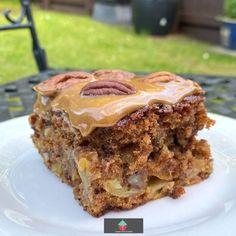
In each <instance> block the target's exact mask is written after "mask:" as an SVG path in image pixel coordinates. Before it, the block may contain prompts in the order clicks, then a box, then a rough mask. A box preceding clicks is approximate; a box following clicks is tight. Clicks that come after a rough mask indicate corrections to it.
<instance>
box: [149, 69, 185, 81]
mask: <svg viewBox="0 0 236 236" xmlns="http://www.w3.org/2000/svg"><path fill="white" fill-rule="evenodd" d="M171 81H175V82H180V83H181V82H184V81H185V80H184V79H183V78H181V77H180V76H177V75H175V74H172V73H170V72H166V71H160V72H156V73H152V74H150V75H147V76H146V77H144V82H148V83H153V84H155V83H158V82H160V83H169V82H171Z"/></svg>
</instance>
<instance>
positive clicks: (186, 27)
mask: <svg viewBox="0 0 236 236" xmlns="http://www.w3.org/2000/svg"><path fill="white" fill-rule="evenodd" d="M223 4H224V0H180V1H179V10H178V21H179V23H178V25H179V27H178V28H179V31H180V32H181V33H184V34H187V35H189V36H191V37H193V38H196V39H200V40H203V41H207V42H210V43H215V44H219V43H220V23H219V22H217V21H216V16H219V15H222V14H223Z"/></svg>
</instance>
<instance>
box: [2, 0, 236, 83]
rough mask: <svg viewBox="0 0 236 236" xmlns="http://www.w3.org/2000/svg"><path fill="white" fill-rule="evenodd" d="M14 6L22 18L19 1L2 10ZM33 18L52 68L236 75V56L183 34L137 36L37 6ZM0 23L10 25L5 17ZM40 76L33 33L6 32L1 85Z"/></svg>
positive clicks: (4, 1)
mask: <svg viewBox="0 0 236 236" xmlns="http://www.w3.org/2000/svg"><path fill="white" fill-rule="evenodd" d="M8 7H9V8H10V9H12V10H13V11H12V14H13V17H16V18H17V17H18V16H19V0H0V12H1V11H2V10H3V9H5V8H8ZM33 14H34V18H35V24H36V28H37V31H38V35H39V40H40V43H41V45H42V46H43V47H44V48H45V49H46V52H47V57H48V61H49V66H50V67H54V68H77V69H97V68H119V69H124V70H130V71H160V70H167V71H171V72H174V73H198V74H221V75H234V76H235V75H236V66H235V64H236V58H234V57H230V56H225V55H219V54H217V53H213V52H209V50H208V49H209V45H208V44H204V43H201V42H198V41H195V40H193V39H191V38H187V37H185V36H183V35H171V36H168V37H164V38H161V37H150V36H148V35H137V34H135V33H134V32H133V30H132V28H124V27H117V26H110V25H106V24H102V23H98V22H96V21H94V20H93V19H91V18H90V17H87V16H80V15H77V14H68V13H61V12H55V11H45V10H42V9H40V8H39V7H37V6H35V5H33ZM0 24H7V22H6V20H4V19H3V16H2V15H1V14H0ZM36 73H38V72H37V68H36V65H35V61H34V58H33V55H32V49H31V39H30V35H29V32H28V30H16V31H5V32H0V83H6V82H8V81H12V80H15V79H18V78H21V77H24V76H27V75H32V74H36Z"/></svg>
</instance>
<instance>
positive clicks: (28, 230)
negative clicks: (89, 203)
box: [0, 114, 236, 236]
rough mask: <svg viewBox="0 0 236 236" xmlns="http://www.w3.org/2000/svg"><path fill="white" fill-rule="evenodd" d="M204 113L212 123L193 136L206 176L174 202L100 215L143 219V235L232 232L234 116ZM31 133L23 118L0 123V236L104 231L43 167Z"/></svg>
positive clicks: (235, 229) (235, 210) (235, 225)
mask: <svg viewBox="0 0 236 236" xmlns="http://www.w3.org/2000/svg"><path fill="white" fill-rule="evenodd" d="M210 116H211V117H212V118H213V119H215V120H216V121H217V124H216V125H215V127H213V128H212V129H211V130H210V131H203V132H201V134H200V135H199V136H201V137H203V138H206V139H207V140H209V142H210V144H211V146H212V154H213V158H214V173H213V174H212V176H211V177H210V178H209V179H208V180H206V181H204V182H202V183H200V184H198V185H195V186H191V187H188V188H187V194H185V195H184V196H183V197H182V198H180V199H178V200H173V199H171V198H163V199H160V200H158V201H152V202H150V203H147V204H146V205H144V206H141V207H138V208H136V209H134V210H130V211H123V212H110V213H108V214H106V215H105V217H106V218H110V217H112V218H143V219H144V235H161V234H164V233H165V235H171V236H179V235H191V236H193V235H196V236H197V235H204V236H205V235H208V236H209V235H214V236H218V235H222V236H223V235H224V236H225V235H232V236H233V235H235V233H236V205H235V203H236V120H233V119H230V118H226V117H223V116H218V115H213V114H211V115H210ZM31 132H32V131H31V130H30V128H29V125H28V122H27V117H21V118H17V119H14V120H10V121H7V122H3V123H0V135H1V139H0V140H1V141H0V235H1V236H2V235H4V236H5V235H7V236H12V235H14V236H21V235H24V236H25V235H56V236H70V235H79V236H86V235H89V236H90V235H91V236H92V235H104V234H103V218H104V217H101V218H94V217H92V216H90V215H89V214H88V213H86V212H85V211H83V210H82V207H81V206H80V205H79V204H78V203H77V202H76V201H75V200H74V198H73V194H72V189H71V188H70V187H69V186H67V185H66V184H63V183H61V182H60V181H59V180H58V179H57V178H56V177H55V176H54V175H53V174H52V173H51V172H50V171H48V169H46V167H45V166H44V165H43V162H42V160H41V158H40V156H39V155H38V153H37V150H36V149H35V148H34V147H33V144H32V141H31V139H30V134H31ZM116 235H117V234H116Z"/></svg>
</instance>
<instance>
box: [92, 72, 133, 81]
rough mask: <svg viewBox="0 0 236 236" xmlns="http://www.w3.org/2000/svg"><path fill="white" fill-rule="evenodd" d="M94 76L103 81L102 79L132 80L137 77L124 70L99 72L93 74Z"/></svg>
mask: <svg viewBox="0 0 236 236" xmlns="http://www.w3.org/2000/svg"><path fill="white" fill-rule="evenodd" d="M93 75H94V76H95V77H96V79H97V80H102V79H119V80H130V79H132V78H134V77H135V74H134V73H132V72H128V71H122V70H97V71H95V72H93Z"/></svg>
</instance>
